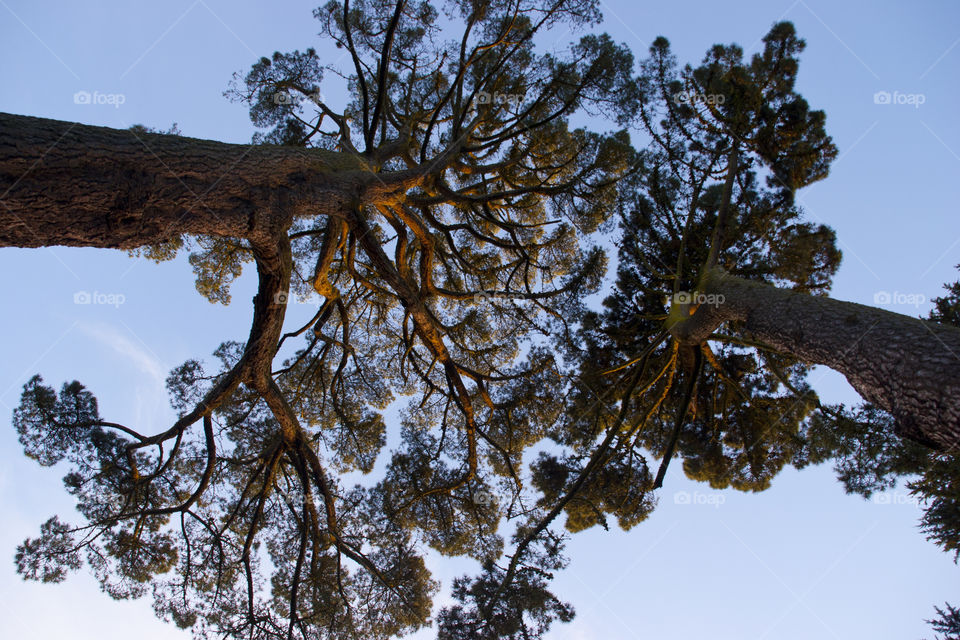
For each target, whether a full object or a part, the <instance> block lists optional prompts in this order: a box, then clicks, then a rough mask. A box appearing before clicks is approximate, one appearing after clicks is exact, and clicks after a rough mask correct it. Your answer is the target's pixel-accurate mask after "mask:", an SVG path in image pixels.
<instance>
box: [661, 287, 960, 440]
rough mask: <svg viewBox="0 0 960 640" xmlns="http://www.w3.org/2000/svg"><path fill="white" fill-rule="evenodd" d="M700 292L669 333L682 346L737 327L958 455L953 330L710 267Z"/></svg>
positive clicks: (957, 352)
mask: <svg viewBox="0 0 960 640" xmlns="http://www.w3.org/2000/svg"><path fill="white" fill-rule="evenodd" d="M699 293H701V294H704V295H705V296H706V297H700V299H701V300H702V301H703V304H700V305H699V306H698V307H697V308H696V310H695V311H694V312H693V314H692V315H690V316H689V318H688V319H685V320H682V321H680V322H678V323H677V324H675V325H674V326H673V327H672V328H671V332H672V333H673V335H674V337H676V338H677V339H678V340H680V341H681V342H682V343H686V344H698V343H702V342H704V341H705V340H707V339H708V337H709V336H710V334H711V333H712V332H713V331H714V330H715V329H716V328H717V327H719V326H720V325H721V324H722V323H724V322H727V321H738V322H741V323H743V328H744V330H745V331H746V332H748V333H749V334H751V335H752V336H753V337H754V338H755V339H757V340H758V341H760V342H761V343H764V344H766V345H769V346H770V347H772V348H773V349H775V350H777V351H781V352H783V353H786V354H789V355H791V356H793V357H795V358H797V359H799V360H801V361H803V362H807V363H810V364H822V365H826V366H828V367H830V368H831V369H834V370H835V371H838V372H840V373H842V374H843V375H844V376H846V378H847V380H849V382H850V384H851V385H852V386H853V388H854V389H856V390H857V391H858V392H859V393H860V395H861V396H863V398H864V399H865V400H867V401H868V402H871V403H873V404H874V405H876V406H878V407H880V408H882V409H884V410H885V411H887V412H889V413H890V414H891V415H893V417H894V418H895V420H896V424H897V427H896V429H897V433H898V434H899V435H901V436H903V437H906V438H910V439H911V440H915V441H917V442H921V443H923V444H926V445H928V446H932V447H934V448H936V449H940V450H943V451H954V452H955V451H958V450H960V329H958V328H956V327H953V326H950V325H941V324H937V323H935V322H930V321H926V320H920V319H917V318H913V317H910V316H905V315H901V314H899V313H893V312H891V311H885V310H883V309H877V308H874V307H868V306H866V305H862V304H857V303H854V302H844V301H840V300H833V299H831V298H827V297H821V296H811V295H807V294H804V293H797V292H794V291H790V290H787V289H780V288H777V287H774V286H771V285H768V284H765V283H760V282H753V281H749V280H744V279H742V278H738V277H735V276H731V275H729V274H726V273H724V272H722V271H720V270H716V269H714V270H712V271H710V272H709V273H708V275H707V277H706V278H704V280H703V282H702V283H701V291H700V292H699ZM711 296H712V297H711Z"/></svg>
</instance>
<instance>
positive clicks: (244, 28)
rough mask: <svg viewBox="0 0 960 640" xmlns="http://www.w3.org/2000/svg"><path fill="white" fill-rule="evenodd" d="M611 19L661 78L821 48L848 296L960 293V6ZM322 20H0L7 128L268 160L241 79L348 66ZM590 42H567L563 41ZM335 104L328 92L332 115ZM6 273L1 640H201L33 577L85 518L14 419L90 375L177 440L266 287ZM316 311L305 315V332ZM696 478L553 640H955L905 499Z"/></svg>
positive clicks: (263, 11) (673, 482)
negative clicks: (172, 142)
mask: <svg viewBox="0 0 960 640" xmlns="http://www.w3.org/2000/svg"><path fill="white" fill-rule="evenodd" d="M601 5H602V10H603V13H604V16H605V22H604V24H603V26H602V27H601V28H602V29H603V30H606V31H607V32H609V33H610V34H611V35H612V36H613V38H614V39H615V40H617V41H619V42H623V43H626V44H627V45H629V46H630V47H631V48H632V49H633V50H634V52H635V53H636V55H637V56H638V57H642V56H644V55H645V54H646V51H647V48H648V47H649V45H650V43H651V42H652V41H653V39H654V38H655V37H656V36H658V35H665V36H666V37H667V38H669V39H670V41H671V43H672V44H673V47H674V52H675V53H676V55H677V56H678V58H679V59H680V60H681V61H684V62H692V63H696V62H698V61H699V60H700V59H701V58H702V56H703V54H704V52H705V51H706V49H707V48H708V47H709V46H710V45H712V44H714V43H716V42H723V43H729V42H737V43H739V44H740V45H742V46H743V47H744V49H745V50H746V51H747V53H748V54H749V53H752V52H755V51H757V48H758V46H760V44H761V43H760V38H761V37H762V36H763V35H764V34H765V33H766V31H767V30H768V29H769V27H770V26H771V24H773V23H774V22H776V21H778V20H791V21H793V22H794V24H795V25H796V27H797V30H798V32H799V34H800V36H801V37H803V38H804V39H805V40H806V42H807V49H806V51H805V52H804V54H803V56H802V58H801V66H800V73H799V79H798V90H799V92H800V93H801V94H802V95H804V96H805V97H806V99H807V100H808V101H809V102H810V104H811V105H812V106H813V107H814V108H818V109H823V110H825V111H826V113H827V131H828V133H830V134H831V135H832V136H833V138H834V141H835V142H836V144H837V146H838V148H839V157H838V159H837V160H836V161H835V162H834V164H833V168H832V170H831V174H830V177H829V178H827V179H826V180H824V181H822V182H820V183H817V184H815V185H813V186H811V187H810V188H808V189H806V190H804V191H802V192H801V193H800V194H799V202H800V204H801V205H802V206H803V208H804V210H805V213H806V215H807V216H808V218H809V219H811V220H814V221H817V222H824V223H826V224H829V225H831V226H832V227H833V228H834V229H835V230H836V231H837V235H838V239H839V244H840V247H841V249H842V250H843V252H844V262H843V265H842V266H841V268H840V271H839V273H838V274H837V277H836V279H835V285H834V289H833V295H834V297H837V298H840V299H844V300H851V301H855V302H860V303H865V304H877V305H880V306H884V307H885V308H888V309H891V310H893V311H897V312H900V313H905V314H908V315H914V316H916V315H926V314H927V312H928V311H929V309H930V306H931V305H930V301H931V299H932V298H934V297H936V296H937V295H940V294H941V293H942V284H943V283H944V282H948V281H954V280H956V279H957V277H958V274H957V271H956V269H955V268H954V265H957V264H958V263H960V215H957V202H960V180H958V179H957V178H958V175H960V119H957V118H956V113H957V105H958V104H960V88H958V84H957V78H958V71H960V4H957V3H955V2H951V1H949V0H945V1H942V2H913V3H894V2H856V1H852V2H844V3H836V2H829V1H819V0H797V1H790V0H782V1H781V0H765V1H759V0H757V1H744V2H725V3H718V2H701V1H697V2H683V3H680V2H675V3H666V2H660V3H649V2H635V1H624V0H617V1H614V0H609V1H606V2H602V3H601ZM314 6H315V5H314V4H311V3H304V2H299V1H288V2H284V3H254V2H247V1H239V0H235V1H227V0H222V1H221V0H167V1H165V2H134V1H129V0H128V1H126V2H108V1H103V2H82V3H81V2H39V1H36V0H31V1H13V0H0V57H2V59H3V61H4V62H3V64H2V65H0V87H2V89H0V111H3V112H9V113H16V114H25V115H33V116H42V117H47V118H55V119H60V120H67V121H75V122H82V123H88V124H97V125H103V126H110V127H116V128H125V127H129V126H130V125H132V124H136V123H139V124H144V125H147V126H151V127H156V128H162V129H167V128H169V127H170V125H171V124H172V123H174V122H176V123H177V124H178V126H179V128H180V130H181V131H182V132H183V134H184V135H187V136H191V137H197V138H207V139H213V140H222V141H226V142H237V143H242V142H248V141H249V140H250V137H251V135H252V133H253V131H254V129H253V127H252V125H251V124H250V121H249V118H248V115H247V112H246V109H245V108H244V106H243V105H240V104H233V103H231V102H229V101H228V100H227V99H226V98H224V97H223V95H222V93H223V91H224V90H225V89H226V88H227V87H228V83H229V81H230V78H231V75H232V74H233V73H234V72H238V71H239V72H241V73H244V72H245V71H246V70H247V69H248V68H249V66H250V65H251V64H252V63H253V62H254V61H255V60H257V59H258V58H259V57H260V56H263V55H270V54H271V53H272V52H273V51H275V50H281V51H289V50H293V49H296V48H299V49H301V50H302V49H304V48H306V47H309V46H314V47H316V48H317V50H318V52H319V53H320V55H321V58H322V59H323V61H324V62H329V63H331V64H337V63H340V64H342V63H343V62H345V61H344V60H342V59H340V55H341V54H340V52H338V51H337V50H335V49H334V48H333V47H332V46H331V45H330V44H329V43H325V42H323V41H322V40H320V38H319V37H318V36H317V31H318V30H319V26H318V23H317V22H316V21H315V20H314V19H313V18H312V16H311V10H312V9H313V8H314ZM571 37H572V36H571V35H570V34H558V41H557V44H556V46H560V47H562V46H563V45H565V44H566V43H568V42H569V40H570V38H571ZM338 91H339V92H341V94H342V92H343V87H342V85H341V86H337V85H336V84H330V85H329V86H327V85H325V86H324V92H325V95H326V96H327V97H328V98H331V97H332V96H336V95H338V94H337V92H338ZM87 98H89V99H87ZM0 274H2V276H0V300H2V301H3V302H2V305H3V306H2V309H3V311H4V312H3V313H0V335H2V336H3V337H4V339H3V340H2V342H0V415H2V416H3V417H0V514H2V515H3V523H4V524H3V526H2V527H0V636H2V637H7V638H13V637H17V638H25V639H30V638H35V639H46V638H71V639H75V640H86V639H88V638H90V639H92V638H97V639H98V640H119V639H120V638H124V639H126V638H129V637H130V633H131V631H134V632H135V633H136V635H137V637H139V638H142V639H143V640H153V639H159V638H165V639H174V638H179V637H183V638H186V637H188V635H187V634H186V633H182V632H178V631H176V630H175V629H174V628H173V627H171V626H167V625H164V624H162V623H160V622H159V621H157V620H156V619H155V618H154V617H153V613H152V609H151V606H150V603H149V600H144V601H135V602H114V601H112V600H111V599H110V598H109V597H108V596H107V595H105V594H103V593H101V592H100V591H99V589H98V586H97V585H96V583H95V582H94V580H93V579H92V578H91V577H90V576H89V575H87V574H85V573H84V572H82V571H81V572H80V573H78V574H75V575H74V576H72V577H71V578H69V579H68V580H67V581H66V582H65V583H63V584H60V585H38V584H34V583H24V582H22V581H21V580H20V579H19V577H17V576H16V574H15V572H14V570H13V561H12V558H13V554H14V550H15V548H16V545H17V544H18V543H19V542H21V541H22V540H23V539H24V538H25V537H27V536H34V535H36V531H37V529H38V526H39V524H40V523H41V522H43V521H44V520H46V519H47V518H48V517H49V516H50V515H52V514H54V513H61V514H69V513H71V512H72V509H73V505H72V501H71V500H70V498H69V496H68V495H67V494H66V493H65V491H64V490H63V486H62V484H61V480H60V476H61V475H62V473H57V470H56V469H54V470H51V469H43V468H40V467H39V466H37V465H36V464H35V463H33V462H31V461H29V460H26V459H25V458H24V456H23V455H22V451H21V449H20V446H19V444H18V443H17V441H16V434H15V432H14V430H13V428H12V427H11V426H10V425H9V418H8V416H9V415H10V412H11V411H12V408H13V407H14V406H16V404H17V403H18V399H19V394H20V390H21V388H22V386H23V384H24V382H25V381H26V380H27V379H28V378H29V377H30V376H32V375H33V374H35V373H41V374H42V375H43V376H44V378H45V380H46V381H47V382H48V384H52V385H54V386H56V387H59V386H60V384H61V383H62V382H64V381H66V380H73V379H79V380H80V381H81V382H83V383H84V384H85V385H86V386H87V387H88V388H90V389H91V390H93V391H94V392H95V393H96V395H97V397H98V399H99V401H100V407H101V412H102V413H103V414H104V415H105V416H106V417H107V418H108V419H112V420H117V421H120V422H131V423H136V424H137V425H138V426H139V427H140V430H141V431H147V432H151V431H157V430H160V429H162V428H165V426H166V425H168V424H169V422H170V419H171V417H172V416H173V413H172V411H171V409H170V408H169V405H168V404H167V399H166V394H165V392H164V384H163V381H164V378H165V376H166V373H167V372H168V371H169V370H170V369H171V368H172V367H174V366H176V365H178V364H180V363H181V362H183V361H184V360H186V359H187V358H191V357H209V354H210V353H211V352H212V351H213V349H215V348H216V346H217V345H218V344H219V343H220V342H221V341H223V340H225V339H235V340H244V339H245V337H246V333H247V329H248V328H249V319H250V304H249V300H250V299H251V297H252V295H253V293H254V290H255V283H254V282H253V281H252V279H251V277H250V276H251V275H252V274H250V273H247V274H245V276H244V277H243V278H241V280H240V281H239V282H238V283H237V284H236V285H235V286H234V289H233V293H234V296H233V299H234V303H233V304H232V305H231V306H229V307H223V306H219V305H211V304H210V303H208V302H207V301H206V300H204V299H203V298H201V297H200V296H199V295H198V294H197V293H196V292H195V291H194V288H193V275H192V273H191V271H190V268H189V265H188V264H186V261H185V259H179V260H177V261H175V262H173V263H164V264H161V265H157V264H153V263H150V262H146V261H143V260H136V259H132V258H130V257H128V256H127V255H126V254H125V253H123V252H114V251H103V250H94V249H68V248H45V249H32V250H19V249H3V250H2V251H0ZM87 299H89V301H90V302H89V303H88V304H82V302H84V301H85V300H87ZM304 306H306V305H304ZM310 312H311V310H310V309H294V310H293V315H294V317H293V318H291V323H293V322H294V321H295V320H296V319H298V318H299V317H300V316H302V315H306V316H307V317H309V315H310ZM298 314H299V315H298ZM811 380H812V381H813V382H814V387H815V389H816V390H817V391H818V392H819V393H820V395H821V397H822V398H823V399H825V400H826V401H830V402H846V403H855V402H856V401H857V396H856V394H855V393H854V392H853V391H852V389H851V388H850V387H849V386H848V385H847V383H846V381H845V380H844V379H843V378H842V377H841V376H839V375H838V374H835V373H833V372H831V371H828V370H820V369H818V370H816V371H815V373H814V374H813V376H812V377H811ZM680 466H681V465H680V464H674V465H672V466H671V471H670V473H669V474H668V477H667V480H666V483H665V486H664V488H663V489H662V490H661V492H660V504H659V506H658V508H657V509H656V511H655V512H654V513H653V515H652V516H651V517H650V519H649V520H647V521H646V522H644V523H642V524H641V525H639V526H637V527H636V528H635V529H634V530H632V531H630V532H621V531H610V532H605V531H603V530H600V529H595V530H591V531H588V532H585V533H581V534H578V535H577V536H574V538H573V539H572V540H571V543H570V545H569V548H568V552H569V555H570V557H571V559H572V561H571V564H570V566H569V568H568V569H567V570H566V571H564V572H562V573H560V574H559V575H558V577H557V580H556V581H555V583H554V587H555V589H554V590H555V592H556V593H557V594H558V595H559V596H560V597H561V598H563V599H565V600H567V601H570V602H572V603H573V604H574V606H575V608H576V610H577V618H576V620H575V621H574V622H573V623H572V624H570V625H561V626H557V627H555V628H554V630H553V631H551V633H550V634H549V636H548V637H549V638H551V640H574V639H576V640H599V639H601V638H602V639H607V638H669V639H687V638H690V639H693V638H703V637H710V638H714V639H717V640H727V639H731V640H732V639H742V638H751V639H754V640H762V639H768V638H769V639H777V640H792V639H799V638H810V637H820V638H843V639H844V640H846V639H849V638H871V639H878V640H879V639H885V638H897V639H911V640H913V639H918V638H922V637H932V633H930V631H929V627H928V626H927V625H926V624H925V623H924V622H923V620H924V619H926V618H930V617H933V614H934V611H933V605H934V604H941V603H942V602H943V601H944V600H952V601H953V602H955V603H956V602H960V597H958V595H960V594H958V589H957V586H958V577H960V568H958V567H957V566H956V565H954V563H953V562H952V560H951V558H950V556H948V555H947V554H945V553H942V552H941V551H939V549H937V548H936V547H935V546H934V545H933V544H932V543H929V542H927V541H926V540H924V538H923V536H922V535H921V534H920V533H919V531H918V529H917V527H916V524H917V519H918V517H919V515H920V513H921V511H920V509H919V508H918V506H917V504H916V503H915V501H913V500H912V499H911V498H910V496H909V495H908V494H907V493H906V492H905V490H904V489H902V488H898V489H894V490H891V491H889V492H887V493H885V494H882V495H879V496H875V497H874V498H873V499H871V500H863V499H862V498H859V497H856V496H848V495H845V494H844V491H843V488H842V486H841V485H840V484H839V483H838V482H837V481H836V480H835V478H834V475H833V473H832V471H831V469H830V468H829V467H828V466H824V467H818V468H813V469H807V470H804V471H802V472H797V471H793V470H787V471H785V472H784V473H782V474H781V475H780V476H779V477H778V478H776V480H775V481H774V484H773V488H771V489H770V490H768V491H766V492H763V493H760V494H743V493H739V492H736V491H733V490H725V491H713V490H711V489H710V488H709V487H707V486H705V485H700V484H697V483H694V482H692V481H690V480H687V479H686V478H685V477H684V476H683V473H682V470H681V468H680ZM431 566H432V568H433V569H434V570H435V571H436V574H437V576H438V577H439V578H440V579H441V580H443V581H445V583H446V584H447V585H449V580H450V579H451V578H452V577H454V576H456V575H459V574H460V573H462V572H464V571H468V570H470V569H471V563H469V562H466V561H460V560H449V559H442V560H437V559H436V558H434V561H433V562H431ZM441 601H442V599H441ZM417 637H424V638H426V637H431V634H420V635H418V636H417Z"/></svg>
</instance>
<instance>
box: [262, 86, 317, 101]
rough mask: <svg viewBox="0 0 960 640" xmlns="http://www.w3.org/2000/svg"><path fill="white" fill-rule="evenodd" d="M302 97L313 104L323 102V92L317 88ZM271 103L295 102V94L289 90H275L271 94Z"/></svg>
mask: <svg viewBox="0 0 960 640" xmlns="http://www.w3.org/2000/svg"><path fill="white" fill-rule="evenodd" d="M303 97H304V98H305V99H306V100H309V101H310V102H312V103H314V104H320V103H321V102H323V93H321V92H320V90H319V89H317V90H316V91H314V92H313V93H308V94H306V95H304V96H303ZM273 104H297V95H295V94H294V93H291V92H290V91H277V92H276V93H274V94H273Z"/></svg>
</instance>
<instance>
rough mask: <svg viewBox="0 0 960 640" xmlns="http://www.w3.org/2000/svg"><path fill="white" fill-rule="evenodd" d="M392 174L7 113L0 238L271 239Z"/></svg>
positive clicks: (1, 122)
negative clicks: (185, 236)
mask: <svg viewBox="0 0 960 640" xmlns="http://www.w3.org/2000/svg"><path fill="white" fill-rule="evenodd" d="M389 182H390V177H389V176H378V175H376V174H374V173H371V172H370V171H368V170H365V167H364V164H363V162H362V161H361V160H360V159H359V158H357V157H356V156H351V155H348V154H342V153H335V152H330V151H323V150H318V149H297V148H289V147H277V146H270V145H263V146H260V145H258V146H253V145H242V144H225V143H222V142H213V141H209V140H197V139H194V138H185V137H181V136H172V135H161V134H144V133H136V132H133V131H130V130H119V129H109V128H106V127H93V126H88V125H82V124H77V123H70V122H61V121H59V120H47V119H44V118H33V117H29V116H19V115H10V114H4V113H0V247H3V246H16V247H40V246H50V245H68V246H80V247H110V248H120V249H131V248H134V247H138V246H143V245H148V244H155V243H158V242H162V241H166V240H170V239H173V238H176V237H178V236H180V235H182V234H207V235H220V236H229V237H235V238H249V239H260V240H265V239H266V238H269V237H271V236H272V235H274V233H275V232H276V230H277V229H282V228H285V227H286V226H287V225H289V223H290V221H291V220H292V219H293V217H296V216H301V215H313V216H316V215H340V214H341V212H343V211H344V210H346V209H347V208H348V206H349V205H355V203H356V202H357V201H358V200H359V201H365V200H369V199H371V196H372V195H382V194H379V193H376V194H374V192H378V191H386V190H389ZM402 186H404V187H406V186H408V185H407V184H403V185H402Z"/></svg>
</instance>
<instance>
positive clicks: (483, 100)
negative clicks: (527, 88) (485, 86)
mask: <svg viewBox="0 0 960 640" xmlns="http://www.w3.org/2000/svg"><path fill="white" fill-rule="evenodd" d="M472 104H473V106H475V107H476V106H479V105H491V104H504V105H507V106H511V107H513V108H515V109H518V108H520V105H521V104H523V95H522V94H519V93H500V92H499V91H494V92H493V93H489V92H487V91H478V92H477V95H476V97H475V98H474V100H473V103H472Z"/></svg>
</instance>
